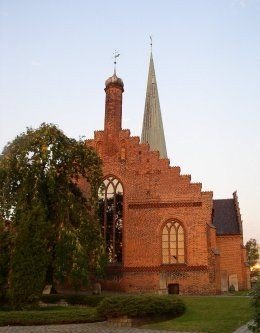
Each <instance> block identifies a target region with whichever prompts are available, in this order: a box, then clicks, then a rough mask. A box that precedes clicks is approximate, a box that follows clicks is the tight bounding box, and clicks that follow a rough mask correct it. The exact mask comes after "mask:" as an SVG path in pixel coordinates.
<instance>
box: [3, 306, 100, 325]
mask: <svg viewBox="0 0 260 333" xmlns="http://www.w3.org/2000/svg"><path fill="white" fill-rule="evenodd" d="M101 320H103V318H101V317H100V316H99V315H98V314H97V311H96V308H91V307H79V306H66V307H58V306H53V307H46V308H37V309H35V310H24V311H0V326H5V325H47V324H68V323H91V322H95V321H101Z"/></svg>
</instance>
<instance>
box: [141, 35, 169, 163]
mask: <svg viewBox="0 0 260 333" xmlns="http://www.w3.org/2000/svg"><path fill="white" fill-rule="evenodd" d="M150 45H151V47H152V39H151V44H150ZM141 142H142V143H148V144H149V145H150V149H151V150H158V151H159V153H160V157H161V158H167V151H166V144H165V138H164V131H163V123H162V115H161V108H160V102H159V94H158V88H157V83H156V77H155V70H154V63H153V55H152V49H151V55H150V65H149V73H148V81H147V90H146V99H145V108H144V118H143V129H142V137H141Z"/></svg>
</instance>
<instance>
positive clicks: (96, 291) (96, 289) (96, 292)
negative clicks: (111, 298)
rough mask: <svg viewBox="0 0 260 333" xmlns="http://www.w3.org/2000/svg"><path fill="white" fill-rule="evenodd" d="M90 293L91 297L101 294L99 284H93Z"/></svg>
mask: <svg viewBox="0 0 260 333" xmlns="http://www.w3.org/2000/svg"><path fill="white" fill-rule="evenodd" d="M92 293H93V295H100V294H101V284H100V283H94V285H93V291H92Z"/></svg>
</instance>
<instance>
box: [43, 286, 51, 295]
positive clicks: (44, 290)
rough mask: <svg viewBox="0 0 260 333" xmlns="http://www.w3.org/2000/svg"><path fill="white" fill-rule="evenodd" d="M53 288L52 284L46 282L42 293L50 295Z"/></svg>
mask: <svg viewBox="0 0 260 333" xmlns="http://www.w3.org/2000/svg"><path fill="white" fill-rule="evenodd" d="M51 290H52V284H46V286H45V287H44V289H43V291H42V294H43V295H50V294H51Z"/></svg>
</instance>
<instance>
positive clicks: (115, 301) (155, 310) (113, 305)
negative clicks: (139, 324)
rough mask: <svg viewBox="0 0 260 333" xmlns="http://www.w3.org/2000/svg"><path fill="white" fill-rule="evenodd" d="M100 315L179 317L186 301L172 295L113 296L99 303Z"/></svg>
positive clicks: (112, 316)
mask: <svg viewBox="0 0 260 333" xmlns="http://www.w3.org/2000/svg"><path fill="white" fill-rule="evenodd" d="M97 311H98V313H99V315H101V316H104V317H106V318H116V317H121V316H125V315H126V316H129V317H132V318H138V317H149V316H158V317H159V316H170V317H177V316H179V315H182V314H183V313H184V311H185V305H184V303H183V302H182V301H181V300H180V299H177V298H174V297H171V296H155V295H154V296H150V295H142V296H112V297H107V298H105V299H103V300H102V302H101V303H100V304H99V305H98V307H97Z"/></svg>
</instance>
